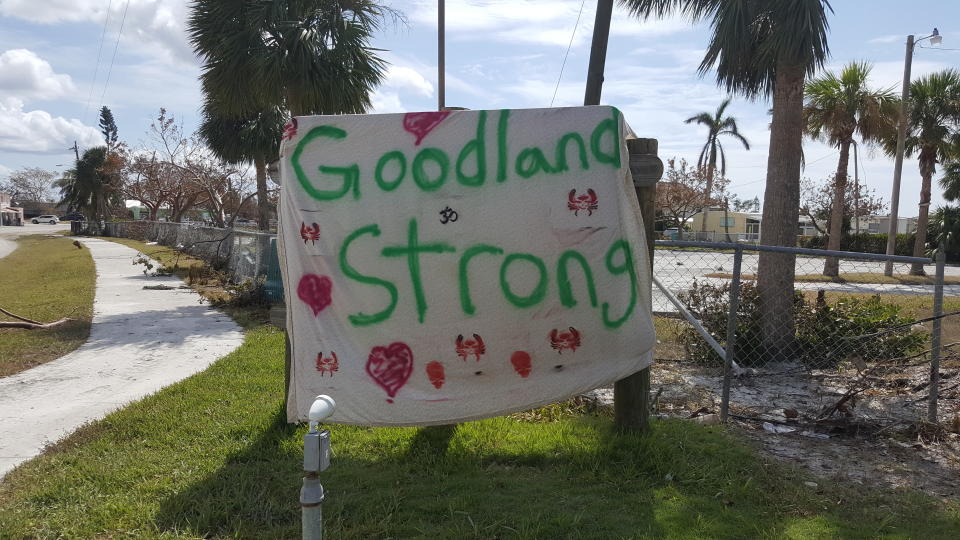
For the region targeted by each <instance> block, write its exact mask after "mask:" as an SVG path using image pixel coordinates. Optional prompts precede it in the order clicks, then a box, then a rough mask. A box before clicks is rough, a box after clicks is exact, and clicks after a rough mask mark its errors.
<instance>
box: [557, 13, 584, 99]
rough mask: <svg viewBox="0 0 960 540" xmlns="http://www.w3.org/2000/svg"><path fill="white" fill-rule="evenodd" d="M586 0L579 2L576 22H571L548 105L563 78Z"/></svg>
mask: <svg viewBox="0 0 960 540" xmlns="http://www.w3.org/2000/svg"><path fill="white" fill-rule="evenodd" d="M586 3H587V0H583V1H582V2H580V11H578V12H577V22H575V23H574V24H573V33H572V34H570V43H567V52H566V53H564V55H563V63H562V64H560V76H559V77H557V86H556V87H554V89H553V97H552V98H550V106H551V107H553V102H554V100H556V99H557V91H558V90H560V80H561V79H563V68H565V67H567V57H568V56H570V47H572V46H573V38H574V37H575V36H576V35H577V28H578V27H579V26H580V16H581V15H583V6H584V5H585V4H586Z"/></svg>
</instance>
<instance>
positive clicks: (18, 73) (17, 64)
mask: <svg viewBox="0 0 960 540" xmlns="http://www.w3.org/2000/svg"><path fill="white" fill-rule="evenodd" d="M75 91H76V87H75V86H74V84H73V80H72V79H71V78H70V76H69V75H62V74H58V73H54V71H53V68H52V67H51V66H50V63H49V62H47V61H46V60H44V59H42V58H40V57H39V56H37V55H36V53H34V52H33V51H29V50H27V49H11V50H9V51H4V52H3V54H0V94H2V95H5V96H11V97H17V98H20V99H24V100H28V99H58V98H61V97H64V96H66V95H69V94H70V93H73V92H75Z"/></svg>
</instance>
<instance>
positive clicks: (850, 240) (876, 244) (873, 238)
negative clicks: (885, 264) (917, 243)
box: [800, 233, 914, 257]
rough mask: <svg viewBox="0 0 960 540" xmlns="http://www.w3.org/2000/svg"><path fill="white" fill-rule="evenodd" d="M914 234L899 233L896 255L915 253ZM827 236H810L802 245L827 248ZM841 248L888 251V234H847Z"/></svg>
mask: <svg viewBox="0 0 960 540" xmlns="http://www.w3.org/2000/svg"><path fill="white" fill-rule="evenodd" d="M913 238H914V236H913V235H912V234H898V235H897V243H896V247H895V248H894V253H895V254H896V255H906V256H908V257H909V256H911V255H913ZM827 241H828V239H827V237H826V236H810V237H806V238H803V239H802V240H800V247H802V248H810V249H827ZM840 249H841V250H843V251H855V252H857V253H886V252H887V235H885V234H870V233H859V234H847V235H844V236H843V239H841V240H840Z"/></svg>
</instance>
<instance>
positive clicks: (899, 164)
mask: <svg viewBox="0 0 960 540" xmlns="http://www.w3.org/2000/svg"><path fill="white" fill-rule="evenodd" d="M925 39H929V40H930V43H931V44H933V45H939V44H940V43H942V42H943V37H942V36H941V35H940V32H939V31H938V30H937V29H936V28H934V29H933V33H932V34H930V35H929V36H925V37H922V38H920V39H918V40H914V39H913V34H910V35H909V36H907V53H906V57H905V58H904V61H903V89H902V91H901V94H900V124H899V125H898V126H897V155H896V158H895V161H894V165H893V193H891V195H890V226H889V227H888V229H887V255H893V254H894V251H895V249H896V246H897V222H898V221H899V214H898V212H899V210H900V209H899V206H900V178H901V175H902V174H903V144H904V139H906V137H907V122H908V120H909V118H908V115H909V112H910V68H911V66H912V65H913V49H914V46H915V45H916V44H917V43H919V42H921V41H923V40H925ZM883 273H884V275H887V276H892V275H893V261H887V263H886V265H885V266H884V269H883Z"/></svg>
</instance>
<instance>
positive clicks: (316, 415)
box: [307, 394, 337, 431]
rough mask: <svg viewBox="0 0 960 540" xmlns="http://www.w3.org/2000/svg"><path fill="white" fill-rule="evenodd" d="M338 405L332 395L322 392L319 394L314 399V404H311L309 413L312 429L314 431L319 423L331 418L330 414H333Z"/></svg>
mask: <svg viewBox="0 0 960 540" xmlns="http://www.w3.org/2000/svg"><path fill="white" fill-rule="evenodd" d="M336 407H337V402H336V401H334V400H333V398H332V397H330V396H326V395H322V394H321V395H319V396H317V397H316V399H314V400H313V405H311V406H310V412H309V413H307V420H308V421H309V422H310V430H311V431H312V430H313V429H315V428H316V426H317V424H319V423H320V422H323V421H324V420H326V419H327V418H330V415H332V414H333V410H334V409H335V408H336Z"/></svg>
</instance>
